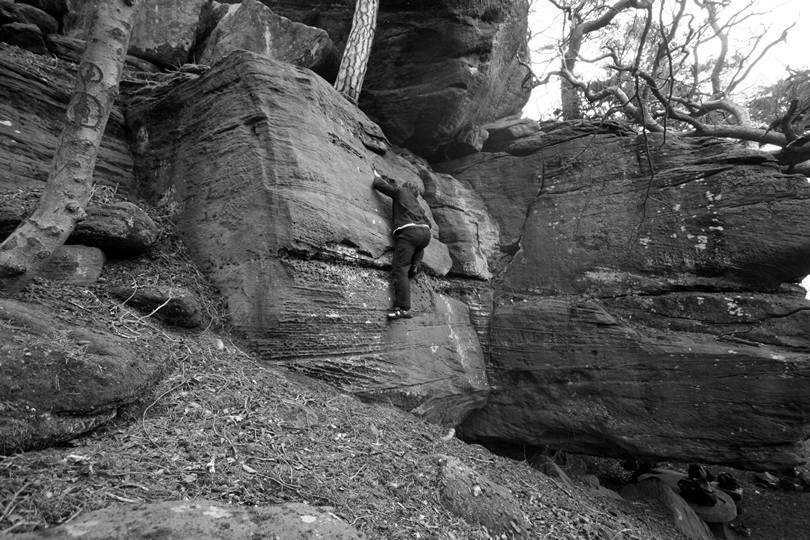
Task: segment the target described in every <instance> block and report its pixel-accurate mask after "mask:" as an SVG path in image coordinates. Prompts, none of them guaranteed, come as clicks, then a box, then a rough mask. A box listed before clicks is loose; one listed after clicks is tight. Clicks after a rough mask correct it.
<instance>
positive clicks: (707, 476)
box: [689, 463, 714, 482]
mask: <svg viewBox="0 0 810 540" xmlns="http://www.w3.org/2000/svg"><path fill="white" fill-rule="evenodd" d="M689 478H691V479H692V480H705V481H706V482H712V481H713V480H714V475H713V474H712V472H711V471H710V470H709V469H707V468H706V467H704V466H703V465H700V464H698V463H692V464H691V465H689Z"/></svg>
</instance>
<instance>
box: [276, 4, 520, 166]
mask: <svg viewBox="0 0 810 540" xmlns="http://www.w3.org/2000/svg"><path fill="white" fill-rule="evenodd" d="M265 3H267V4H268V5H271V6H272V8H273V10H274V11H276V12H277V13H279V14H281V15H284V16H286V17H289V18H290V19H293V20H296V21H301V22H304V23H305V24H308V25H312V26H318V27H321V28H324V29H325V30H327V31H328V32H329V35H330V36H331V37H332V39H333V40H334V41H335V43H337V44H338V48H340V49H342V48H343V45H344V44H345V41H346V36H347V35H348V32H349V29H350V28H351V20H352V13H353V11H354V7H355V1H354V0H340V1H338V2H335V1H331V0H313V1H307V2H300V1H298V0H274V1H273V2H270V1H269V0H267V1H266V2H265ZM527 18H528V2H527V1H525V0H517V1H513V0H472V1H469V0H438V1H436V0H431V1H425V0H420V1H416V2H414V1H406V0H395V1H390V2H382V3H381V5H380V11H379V15H378V23H377V29H376V33H375V36H374V43H373V46H372V49H371V58H370V60H369V65H368V73H367V74H366V79H365V83H364V85H363V93H362V95H361V96H360V107H361V108H362V109H363V110H364V111H365V112H367V113H368V114H369V116H371V117H372V118H373V119H374V120H375V121H376V122H377V123H379V124H380V126H381V127H382V128H383V130H384V131H385V134H386V135H387V136H388V138H389V139H390V140H391V141H392V142H393V143H395V144H399V145H402V146H406V147H408V148H411V149H412V150H414V151H416V152H417V153H418V154H420V155H423V156H433V157H437V156H443V155H445V154H446V153H453V152H455V151H457V149H456V148H455V147H456V146H459V145H460V146H462V147H464V148H466V147H467V146H468V145H467V144H466V143H465V142H464V141H466V140H467V139H468V138H469V137H470V132H471V131H476V130H477V129H478V126H480V125H481V124H484V123H487V122H489V121H491V120H495V119H497V118H501V117H504V116H508V115H510V114H513V113H517V112H519V111H520V110H521V109H522V107H523V105H524V104H525V103H526V101H527V100H528V96H529V92H530V90H531V88H530V86H528V85H526V84H525V82H526V81H527V75H529V73H528V72H527V70H526V68H525V67H524V66H522V65H521V64H520V60H521V59H524V60H525V58H526V57H527V56H528V53H527V43H526V35H527V25H528V23H527Z"/></svg>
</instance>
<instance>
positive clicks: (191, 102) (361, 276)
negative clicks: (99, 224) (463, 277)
mask: <svg viewBox="0 0 810 540" xmlns="http://www.w3.org/2000/svg"><path fill="white" fill-rule="evenodd" d="M160 95H161V96H162V97H160V98H159V99H157V100H155V101H154V102H149V101H148V100H144V101H141V102H139V103H138V104H136V105H133V107H132V108H131V110H130V114H129V117H130V118H131V119H132V122H133V124H132V128H133V131H134V132H135V133H136V134H137V139H138V141H140V144H139V145H138V147H137V150H136V151H137V154H138V156H139V171H140V174H141V175H142V179H143V181H144V185H148V186H151V189H152V190H153V193H152V196H153V198H154V199H155V200H157V201H159V202H160V204H162V205H163V206H164V207H165V208H166V209H169V210H173V211H174V212H175V219H176V220H177V223H178V225H179V228H180V230H181V232H182V234H183V237H184V239H185V241H186V243H187V245H188V246H189V248H190V250H191V253H192V255H193V257H194V258H195V259H196V261H197V262H198V263H199V264H200V265H201V267H202V268H203V269H204V270H205V271H206V272H208V274H209V275H210V276H211V277H212V279H213V281H214V283H215V284H216V285H217V287H218V288H219V289H220V291H221V292H222V294H223V295H224V296H225V299H226V301H227V303H228V307H229V311H230V313H231V317H232V322H233V323H234V325H235V326H236V327H237V328H238V329H239V330H240V331H242V332H243V333H244V334H246V335H247V336H248V337H249V338H250V340H251V341H252V342H253V343H254V345H255V346H256V347H257V348H258V350H259V351H260V352H261V353H262V355H263V357H264V358H265V359H266V360H268V361H273V362H278V363H282V364H285V365H288V366H289V367H291V368H294V369H296V370H299V371H302V372H304V373H308V374H313V375H318V376H320V377H321V378H325V379H327V380H330V381H331V382H333V383H335V384H336V385H338V386H339V387H342V388H344V389H347V390H349V391H352V392H354V393H356V394H358V395H361V396H364V397H366V398H369V399H380V400H384V401H387V402H394V403H397V404H399V405H401V406H403V407H406V408H408V409H409V410H414V411H415V412H417V413H419V414H422V415H424V416H427V417H429V418H431V419H433V420H436V421H440V422H447V423H450V424H452V423H455V422H457V421H459V420H460V419H461V418H462V417H463V416H465V415H466V414H467V413H468V412H469V410H471V409H472V408H474V407H476V406H478V405H480V403H481V402H482V400H483V397H484V395H485V393H486V390H487V385H486V380H485V377H484V373H483V358H482V354H481V349H480V346H479V344H478V340H477V336H476V333H475V331H474V329H473V328H472V325H471V324H470V322H469V316H468V308H467V306H466V305H464V304H463V303H461V302H458V301H456V300H453V299H451V298H449V297H447V296H445V295H443V294H440V293H439V292H438V291H437V290H435V286H434V284H433V280H432V279H431V278H429V277H423V278H420V279H419V280H417V281H416V282H415V284H414V287H413V289H414V303H415V309H416V311H417V315H416V317H414V318H413V319H411V320H407V321H397V322H396V323H390V324H389V323H388V322H386V320H385V317H384V310H385V309H387V308H388V307H389V306H390V303H391V293H390V290H389V284H388V279H387V275H386V267H387V266H388V265H390V255H391V250H390V246H391V238H390V225H389V223H390V221H389V220H390V201H389V200H388V199H387V198H386V197H383V196H381V195H380V194H379V193H377V192H375V191H374V190H373V189H372V188H371V179H372V169H371V168H372V166H375V167H376V168H377V169H378V170H380V171H382V172H384V173H385V174H387V175H388V176H390V177H393V178H397V179H399V180H409V181H412V182H414V183H416V184H418V185H421V183H422V182H421V180H420V178H419V176H418V171H417V170H416V168H415V167H414V166H413V165H411V164H410V163H409V162H407V161H405V160H404V159H402V158H399V157H398V156H396V155H395V154H393V152H391V151H387V150H386V148H387V141H386V140H385V138H384V137H383V135H382V133H381V132H380V131H379V128H377V126H376V125H375V124H373V123H372V122H370V121H369V120H368V119H367V118H366V117H365V116H364V115H363V114H362V113H361V112H359V111H358V110H357V109H356V108H355V107H353V106H352V105H351V104H350V103H349V102H348V101H346V100H345V99H344V98H343V97H342V96H341V95H340V94H338V93H337V92H336V91H335V90H334V89H333V88H332V87H331V86H330V85H329V84H328V83H326V82H325V81H323V79H321V78H320V77H317V76H315V75H314V74H312V73H311V72H308V71H303V70H301V69H299V68H295V67H293V66H291V65H289V64H283V63H280V62H276V61H273V60H271V59H269V58H266V57H262V56H258V55H254V54H251V53H247V52H244V51H243V52H236V53H233V54H231V55H230V56H229V57H228V58H227V59H226V60H224V61H223V62H221V63H219V64H217V65H216V66H215V67H214V68H213V69H212V70H211V71H210V72H209V73H207V74H206V75H204V76H203V77H201V78H199V79H198V80H196V81H193V82H187V83H185V84H182V85H180V86H178V87H177V88H175V89H174V90H170V91H168V92H163V91H161V92H160ZM167 135H168V136H167ZM200 156H205V158H204V159H200ZM434 232H438V233H439V234H441V233H440V231H438V227H435V226H434ZM452 264H453V262H452V259H451V258H450V255H449V254H448V250H447V246H446V245H444V244H443V243H442V242H441V241H440V240H439V238H434V239H433V241H432V242H431V244H430V246H429V247H428V249H427V250H426V254H425V266H426V267H427V268H428V270H429V271H430V272H431V273H432V274H434V275H436V276H441V275H443V274H445V273H447V272H448V270H449V269H450V267H451V265H452Z"/></svg>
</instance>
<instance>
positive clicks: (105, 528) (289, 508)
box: [18, 499, 362, 540]
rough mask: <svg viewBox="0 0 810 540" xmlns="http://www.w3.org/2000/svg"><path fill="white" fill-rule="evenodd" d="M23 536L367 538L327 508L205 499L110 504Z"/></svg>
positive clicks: (102, 539)
mask: <svg viewBox="0 0 810 540" xmlns="http://www.w3.org/2000/svg"><path fill="white" fill-rule="evenodd" d="M18 537H19V538H20V540H38V539H45V538H76V537H81V538H85V539H87V540H147V539H153V538H157V537H160V538H205V539H209V540H217V539H221V540H252V539H254V538H289V539H290V540H294V539H300V540H304V539H307V538H334V539H335V540H354V539H360V538H362V536H361V535H360V533H359V532H358V531H357V530H356V529H355V528H354V527H352V526H351V525H349V524H348V523H346V522H345V521H344V520H342V519H340V518H339V517H337V516H336V515H335V514H333V513H332V512H331V511H330V510H329V509H328V508H326V507H317V506H311V505H309V504H305V503H284V504H277V505H269V506H239V505H233V504H221V503H219V502H216V501H206V500H200V499H196V500H190V501H166V502H157V503H145V504H129V505H117V506H111V507H109V508H104V509H102V510H96V511H94V512H88V513H86V514H83V515H80V516H79V517H78V518H76V519H75V520H72V521H71V522H70V523H69V524H66V525H60V526H58V527H54V528H51V529H46V530H44V531H41V532H40V531H38V532H33V533H27V534H20V535H18Z"/></svg>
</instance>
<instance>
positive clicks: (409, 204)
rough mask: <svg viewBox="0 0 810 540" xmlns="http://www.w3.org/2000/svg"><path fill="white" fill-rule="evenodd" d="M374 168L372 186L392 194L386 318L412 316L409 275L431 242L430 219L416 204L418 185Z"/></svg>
mask: <svg viewBox="0 0 810 540" xmlns="http://www.w3.org/2000/svg"><path fill="white" fill-rule="evenodd" d="M373 170H374V182H373V183H372V186H373V187H374V189H376V190H377V191H379V192H380V193H383V194H384V195H387V196H389V197H391V199H392V201H393V204H392V212H393V217H392V226H393V229H394V256H393V258H392V260H391V281H392V282H393V284H394V306H393V307H392V308H391V311H390V312H389V313H388V314H387V317H388V318H389V319H407V318H410V317H411V283H410V279H411V278H413V277H415V276H416V274H418V273H419V270H420V264H421V262H422V255H423V253H424V250H425V248H426V247H427V245H428V244H429V243H430V223H429V222H428V219H427V216H426V215H425V211H424V210H423V209H422V207H421V206H420V205H419V201H418V200H417V197H418V196H419V189H418V188H417V187H416V186H415V185H414V184H411V183H408V182H403V183H401V184H397V182H395V181H394V180H392V179H390V178H388V177H383V176H382V175H381V174H380V173H379V172H377V169H373Z"/></svg>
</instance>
